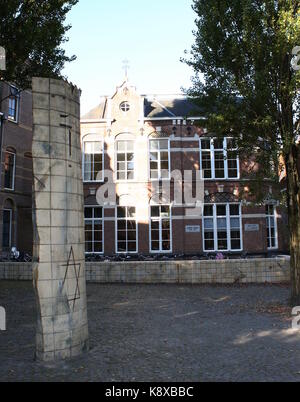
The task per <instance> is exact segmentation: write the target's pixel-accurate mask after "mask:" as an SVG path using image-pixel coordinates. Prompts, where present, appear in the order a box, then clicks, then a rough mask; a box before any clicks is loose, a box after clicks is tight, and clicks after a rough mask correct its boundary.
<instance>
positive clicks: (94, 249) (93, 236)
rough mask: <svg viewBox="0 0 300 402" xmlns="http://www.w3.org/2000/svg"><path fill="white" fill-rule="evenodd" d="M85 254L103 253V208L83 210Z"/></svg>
mask: <svg viewBox="0 0 300 402" xmlns="http://www.w3.org/2000/svg"><path fill="white" fill-rule="evenodd" d="M84 226H85V252H86V253H87V254H91V253H93V254H94V253H95V254H96V253H103V208H102V207H85V208H84Z"/></svg>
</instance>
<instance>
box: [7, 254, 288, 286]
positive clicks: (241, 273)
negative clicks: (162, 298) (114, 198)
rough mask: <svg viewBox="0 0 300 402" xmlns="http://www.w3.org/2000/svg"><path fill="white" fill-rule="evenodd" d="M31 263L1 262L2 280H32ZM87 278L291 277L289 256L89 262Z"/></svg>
mask: <svg viewBox="0 0 300 402" xmlns="http://www.w3.org/2000/svg"><path fill="white" fill-rule="evenodd" d="M31 277H32V275H31V264H30V263H0V280H1V279H2V280H4V279H5V280H30V279H31ZM86 278H87V281H88V282H98V283H145V284H146V283H181V284H184V283H185V284H222V283H227V284H233V283H266V282H267V283H280V282H288V281H289V280H290V269H289V259H288V258H270V259H244V260H223V261H213V260H209V261H162V262H152V261H148V262H120V263H111V262H103V263H99V262H95V263H92V262H87V263H86Z"/></svg>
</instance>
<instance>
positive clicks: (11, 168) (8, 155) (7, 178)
mask: <svg viewBox="0 0 300 402" xmlns="http://www.w3.org/2000/svg"><path fill="white" fill-rule="evenodd" d="M15 171H16V154H15V152H14V151H13V150H10V149H8V150H6V151H5V154H4V187H5V189H7V190H14V188H15Z"/></svg>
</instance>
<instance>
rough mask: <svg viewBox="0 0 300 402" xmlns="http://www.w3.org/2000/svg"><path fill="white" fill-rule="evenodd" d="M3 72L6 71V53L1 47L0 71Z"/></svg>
mask: <svg viewBox="0 0 300 402" xmlns="http://www.w3.org/2000/svg"><path fill="white" fill-rule="evenodd" d="M1 70H6V51H5V49H4V47H2V46H0V71H1Z"/></svg>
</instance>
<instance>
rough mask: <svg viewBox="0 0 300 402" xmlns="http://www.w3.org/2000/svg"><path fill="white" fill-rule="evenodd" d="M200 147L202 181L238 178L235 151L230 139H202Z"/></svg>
mask: <svg viewBox="0 0 300 402" xmlns="http://www.w3.org/2000/svg"><path fill="white" fill-rule="evenodd" d="M200 145H201V152H200V154H201V170H202V177H203V179H237V178H239V163H238V155H237V149H236V146H235V144H234V141H233V139H232V138H224V139H219V138H203V139H201V140H200Z"/></svg>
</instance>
